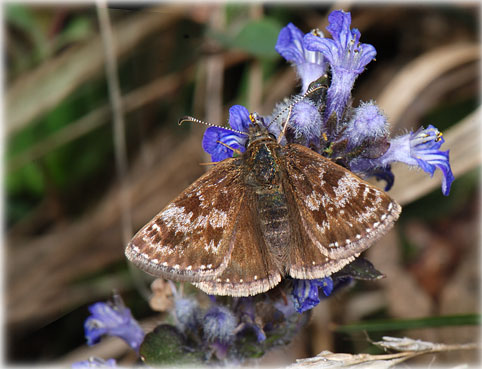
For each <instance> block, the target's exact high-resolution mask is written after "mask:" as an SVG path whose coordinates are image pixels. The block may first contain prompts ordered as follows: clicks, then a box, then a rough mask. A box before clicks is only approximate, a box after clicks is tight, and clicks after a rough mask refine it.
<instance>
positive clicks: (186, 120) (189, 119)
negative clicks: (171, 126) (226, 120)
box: [178, 115, 248, 136]
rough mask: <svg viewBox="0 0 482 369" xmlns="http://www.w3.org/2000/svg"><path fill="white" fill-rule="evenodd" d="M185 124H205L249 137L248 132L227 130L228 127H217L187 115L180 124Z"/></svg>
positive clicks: (180, 120)
mask: <svg viewBox="0 0 482 369" xmlns="http://www.w3.org/2000/svg"><path fill="white" fill-rule="evenodd" d="M184 122H193V123H199V124H204V125H206V126H209V127H216V128H222V129H226V130H228V131H231V132H235V133H239V134H240V135H245V136H247V135H248V134H247V133H246V132H242V131H238V130H236V129H232V128H227V127H221V126H218V125H216V124H212V123H208V122H204V121H202V120H200V119H197V118H194V117H191V116H189V115H186V116H184V117H182V118H181V119H179V122H178V124H179V125H181V124H183V123H184Z"/></svg>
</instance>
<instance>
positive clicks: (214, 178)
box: [126, 159, 244, 282]
mask: <svg viewBox="0 0 482 369" xmlns="http://www.w3.org/2000/svg"><path fill="white" fill-rule="evenodd" d="M238 161H239V159H228V160H225V161H223V162H221V163H219V164H217V165H216V167H214V168H213V169H212V170H210V171H209V172H207V173H206V174H205V175H203V176H202V177H200V178H199V179H198V180H197V181H196V182H194V183H193V184H192V185H191V186H189V187H188V188H187V189H186V190H185V191H184V192H183V193H181V195H179V196H178V197H177V198H176V199H175V200H174V201H172V202H171V203H170V204H169V205H168V206H167V207H166V208H165V209H164V210H162V211H161V212H160V213H159V214H157V215H156V216H155V217H154V219H152V220H151V221H150V222H149V223H148V224H147V225H146V226H144V227H143V228H142V229H141V230H140V231H139V232H138V233H137V234H136V235H135V236H134V238H133V239H132V241H131V242H130V243H129V245H128V247H127V249H126V255H127V258H128V259H129V260H130V261H132V262H133V263H134V264H136V265H137V266H138V267H139V268H141V269H142V270H144V271H146V272H148V273H150V274H153V275H156V276H162V277H166V278H170V279H175V280H182V281H191V282H196V281H202V280H209V279H212V278H214V277H215V276H216V275H217V274H219V273H221V272H222V271H223V270H224V269H225V268H226V266H227V263H228V261H229V258H230V255H231V252H232V249H233V246H234V240H233V234H234V229H233V228H234V225H235V222H233V221H232V220H233V219H235V218H236V216H237V214H238V212H239V207H240V204H241V202H242V201H241V200H242V198H243V196H244V187H243V186H241V185H240V183H239V182H240V171H239V163H238Z"/></svg>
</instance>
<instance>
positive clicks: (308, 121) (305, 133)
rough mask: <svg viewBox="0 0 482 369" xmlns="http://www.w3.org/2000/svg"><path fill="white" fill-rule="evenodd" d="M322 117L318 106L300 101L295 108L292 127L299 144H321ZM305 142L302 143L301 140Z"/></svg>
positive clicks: (291, 121)
mask: <svg viewBox="0 0 482 369" xmlns="http://www.w3.org/2000/svg"><path fill="white" fill-rule="evenodd" d="M321 126H322V121H321V115H320V112H319V111H318V108H317V107H316V105H315V104H314V103H313V102H312V101H310V100H304V101H300V102H299V103H296V104H295V105H294V106H293V110H292V113H291V117H290V127H291V129H292V130H294V133H295V139H296V141H297V142H300V143H302V144H304V145H305V146H308V145H309V143H310V142H313V141H315V142H319V140H320V136H321ZM300 138H303V139H304V140H302V141H300V140H299V139H300Z"/></svg>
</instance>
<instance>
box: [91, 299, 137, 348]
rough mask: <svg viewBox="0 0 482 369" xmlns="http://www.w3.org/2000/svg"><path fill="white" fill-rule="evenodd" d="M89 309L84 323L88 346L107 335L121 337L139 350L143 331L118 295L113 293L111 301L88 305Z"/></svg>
mask: <svg viewBox="0 0 482 369" xmlns="http://www.w3.org/2000/svg"><path fill="white" fill-rule="evenodd" d="M89 311H90V313H91V316H89V317H88V318H87V319H86V321H85V323H84V330H85V338H86V339H87V344H88V345H89V346H92V345H94V344H96V343H98V342H99V341H100V339H101V337H102V336H104V335H109V336H116V337H119V338H122V339H123V340H124V341H125V342H127V344H128V345H129V346H130V347H132V348H133V349H134V350H136V351H139V347H140V345H141V343H142V341H143V339H144V335H145V333H144V331H143V330H142V328H141V327H140V326H139V323H137V321H136V320H135V319H134V318H133V317H132V314H131V311H130V310H129V308H127V307H125V305H124V303H123V301H122V299H121V297H120V296H119V295H114V297H113V302H107V303H105V302H97V303H95V304H93V305H90V306H89Z"/></svg>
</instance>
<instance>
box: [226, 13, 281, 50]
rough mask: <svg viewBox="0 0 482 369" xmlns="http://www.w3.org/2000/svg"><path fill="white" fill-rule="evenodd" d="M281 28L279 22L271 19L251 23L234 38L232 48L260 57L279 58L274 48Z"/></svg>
mask: <svg viewBox="0 0 482 369" xmlns="http://www.w3.org/2000/svg"><path fill="white" fill-rule="evenodd" d="M281 28H282V27H281V25H280V24H279V23H278V22H277V21H275V20H273V19H270V18H264V19H261V20H252V21H249V22H247V23H246V24H245V25H244V27H243V28H242V29H241V31H240V32H239V33H238V34H237V35H236V36H235V37H234V39H233V41H232V46H233V47H236V48H239V49H242V50H244V51H247V52H249V53H251V54H253V55H256V56H258V57H265V58H274V57H277V56H278V53H277V52H276V50H275V49H274V46H275V45H276V41H277V39H278V34H279V32H280V30H281Z"/></svg>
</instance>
